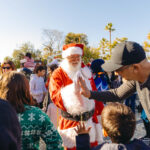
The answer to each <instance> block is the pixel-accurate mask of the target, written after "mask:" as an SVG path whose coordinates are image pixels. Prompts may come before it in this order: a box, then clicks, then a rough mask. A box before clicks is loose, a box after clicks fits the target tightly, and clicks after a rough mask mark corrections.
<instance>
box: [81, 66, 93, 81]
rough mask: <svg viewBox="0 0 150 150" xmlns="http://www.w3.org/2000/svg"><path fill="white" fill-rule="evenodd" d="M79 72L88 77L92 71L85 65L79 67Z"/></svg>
mask: <svg viewBox="0 0 150 150" xmlns="http://www.w3.org/2000/svg"><path fill="white" fill-rule="evenodd" d="M81 72H82V74H83V76H85V77H86V78H88V79H89V78H91V77H92V72H91V70H90V69H89V68H88V67H87V66H85V67H84V68H81Z"/></svg>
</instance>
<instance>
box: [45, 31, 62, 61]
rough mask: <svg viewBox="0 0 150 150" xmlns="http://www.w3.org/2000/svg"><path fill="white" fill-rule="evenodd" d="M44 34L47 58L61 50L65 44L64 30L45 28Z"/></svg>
mask: <svg viewBox="0 0 150 150" xmlns="http://www.w3.org/2000/svg"><path fill="white" fill-rule="evenodd" d="M43 35H44V43H43V46H44V48H43V51H44V55H43V57H44V58H45V59H47V58H48V56H51V55H53V54H56V53H58V52H60V50H61V47H62V45H63V44H64V35H63V32H60V31H58V30H51V29H44V30H43Z"/></svg>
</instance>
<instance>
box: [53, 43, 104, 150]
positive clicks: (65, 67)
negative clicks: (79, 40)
mask: <svg viewBox="0 0 150 150" xmlns="http://www.w3.org/2000/svg"><path fill="white" fill-rule="evenodd" d="M82 56H83V45H82V44H74V43H72V44H68V45H64V46H63V52H62V57H63V58H64V59H63V61H62V63H61V64H60V67H59V68H58V69H56V70H55V71H54V72H53V74H52V76H51V80H50V96H51V100H52V101H53V102H54V104H55V105H56V106H57V107H58V108H60V109H61V116H60V118H59V128H58V131H59V133H60V135H61V137H62V139H63V144H64V147H65V148H66V149H67V150H75V149H76V142H75V136H76V132H75V130H74V128H76V126H77V125H78V123H79V122H80V121H84V123H85V126H86V127H87V128H88V127H92V128H91V130H90V143H91V147H93V146H96V145H97V143H98V142H102V133H101V127H100V123H99V122H98V119H97V115H100V114H101V111H102V109H103V104H102V103H101V102H95V100H90V101H89V100H88V99H87V98H86V97H84V96H83V95H81V94H80V86H79V85H78V82H77V80H78V78H79V77H82V78H83V79H84V80H85V82H86V84H87V86H88V88H89V89H91V90H96V87H95V84H94V80H93V78H92V74H91V71H90V70H89V68H88V67H86V66H84V65H81V64H82V63H81V57H82Z"/></svg>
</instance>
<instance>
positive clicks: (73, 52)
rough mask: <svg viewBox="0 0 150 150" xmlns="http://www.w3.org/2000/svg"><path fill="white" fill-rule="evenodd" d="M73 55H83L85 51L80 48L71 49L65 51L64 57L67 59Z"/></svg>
mask: <svg viewBox="0 0 150 150" xmlns="http://www.w3.org/2000/svg"><path fill="white" fill-rule="evenodd" d="M73 54H79V55H81V56H82V55H83V50H82V49H81V48H80V47H69V48H67V49H66V50H63V52H62V57H63V58H66V57H68V56H70V55H73Z"/></svg>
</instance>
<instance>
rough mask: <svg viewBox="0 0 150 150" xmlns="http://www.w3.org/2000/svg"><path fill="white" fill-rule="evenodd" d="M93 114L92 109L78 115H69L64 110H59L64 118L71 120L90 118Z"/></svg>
mask: <svg viewBox="0 0 150 150" xmlns="http://www.w3.org/2000/svg"><path fill="white" fill-rule="evenodd" d="M93 114H94V109H92V110H91V111H87V112H84V113H82V114H80V115H71V114H69V113H68V112H66V111H63V110H61V115H62V117H64V118H65V119H68V120H72V121H81V120H82V121H87V120H88V119H89V118H91V117H92V116H93Z"/></svg>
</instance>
